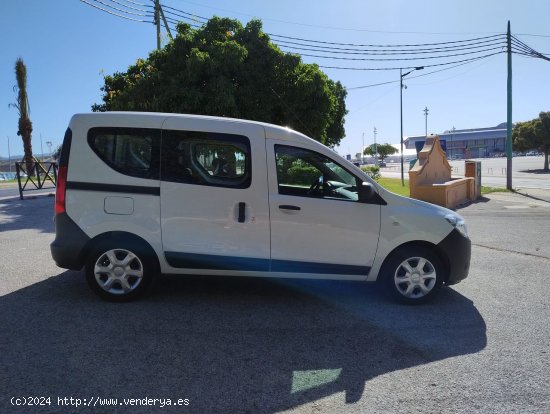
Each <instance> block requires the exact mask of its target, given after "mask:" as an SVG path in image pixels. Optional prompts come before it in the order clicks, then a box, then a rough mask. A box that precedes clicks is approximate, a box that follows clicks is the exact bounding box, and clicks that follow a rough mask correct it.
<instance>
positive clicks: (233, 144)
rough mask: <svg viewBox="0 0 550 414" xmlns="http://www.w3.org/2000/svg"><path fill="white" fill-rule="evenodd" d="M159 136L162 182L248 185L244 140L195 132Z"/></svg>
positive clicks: (247, 149) (248, 162)
mask: <svg viewBox="0 0 550 414" xmlns="http://www.w3.org/2000/svg"><path fill="white" fill-rule="evenodd" d="M162 134H163V135H162V174H161V178H162V180H163V181H172V182H179V183H186V184H197V185H207V186H216V187H229V188H247V187H249V186H250V181H251V160H250V141H249V140H248V138H247V137H245V136H242V135H235V134H221V133H209V132H196V131H163V132H162Z"/></svg>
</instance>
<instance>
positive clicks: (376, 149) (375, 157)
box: [374, 127, 378, 165]
mask: <svg viewBox="0 0 550 414" xmlns="http://www.w3.org/2000/svg"><path fill="white" fill-rule="evenodd" d="M376 132H377V131H376V127H374V165H378V148H377V147H376Z"/></svg>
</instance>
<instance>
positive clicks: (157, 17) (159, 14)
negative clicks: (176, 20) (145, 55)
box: [155, 0, 174, 50]
mask: <svg viewBox="0 0 550 414" xmlns="http://www.w3.org/2000/svg"><path fill="white" fill-rule="evenodd" d="M161 17H162V21H163V22H164V27H165V28H166V32H167V33H168V37H170V39H174V38H173V37H172V32H170V27H168V22H167V21H166V17H165V16H164V11H163V10H162V7H161V6H160V0H155V26H157V50H160V40H161V37H160V18H161Z"/></svg>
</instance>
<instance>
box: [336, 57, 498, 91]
mask: <svg viewBox="0 0 550 414" xmlns="http://www.w3.org/2000/svg"><path fill="white" fill-rule="evenodd" d="M493 56H494V55H493ZM489 57H490V56H485V57H480V58H478V59H472V60H470V61H468V62H463V63H459V64H458V65H454V66H449V67H448V68H442V69H437V70H432V71H430V72H427V73H422V74H419V75H413V76H409V77H408V78H407V79H415V78H421V77H423V76H428V75H432V74H434V73H439V72H443V71H446V70H451V69H455V68H458V67H459V66H464V65H468V64H470V63H474V62H476V61H478V60H482V59H486V58H489ZM403 69H404V68H403ZM399 82H400V80H392V81H387V82H380V83H373V84H370V85H364V86H355V87H352V88H346V90H347V91H353V90H359V89H366V88H372V87H375V86H381V85H387V84H390V83H399Z"/></svg>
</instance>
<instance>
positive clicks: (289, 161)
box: [275, 145, 359, 201]
mask: <svg viewBox="0 0 550 414" xmlns="http://www.w3.org/2000/svg"><path fill="white" fill-rule="evenodd" d="M275 161H276V165H277V182H278V187H279V194H285V195H294V196H301V197H318V198H329V199H344V200H351V201H357V200H358V198H359V197H358V195H357V188H358V187H357V185H358V179H357V178H356V177H355V176H354V175H353V174H351V173H349V172H348V171H347V170H346V169H345V168H343V167H342V166H340V165H339V164H337V163H336V162H334V161H333V160H331V159H330V158H328V157H326V156H324V155H322V154H319V153H317V152H314V151H310V150H306V149H303V148H297V147H289V146H285V145H276V146H275Z"/></svg>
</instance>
